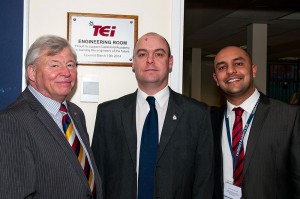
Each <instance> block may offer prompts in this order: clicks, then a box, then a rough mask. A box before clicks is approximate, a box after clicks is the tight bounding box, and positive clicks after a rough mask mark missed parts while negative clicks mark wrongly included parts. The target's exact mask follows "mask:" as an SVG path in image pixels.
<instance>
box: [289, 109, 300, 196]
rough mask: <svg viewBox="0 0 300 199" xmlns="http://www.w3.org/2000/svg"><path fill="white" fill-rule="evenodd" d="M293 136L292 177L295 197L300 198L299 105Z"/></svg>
mask: <svg viewBox="0 0 300 199" xmlns="http://www.w3.org/2000/svg"><path fill="white" fill-rule="evenodd" d="M291 121H293V122H291V125H293V128H292V129H293V136H292V139H291V159H290V160H291V162H290V165H291V179H292V183H293V190H294V191H293V192H294V198H300V108H299V107H298V109H297V112H296V117H295V120H292V118H291Z"/></svg>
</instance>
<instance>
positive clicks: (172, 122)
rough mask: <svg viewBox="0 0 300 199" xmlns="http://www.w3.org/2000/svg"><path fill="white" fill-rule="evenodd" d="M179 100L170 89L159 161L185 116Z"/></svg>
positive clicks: (159, 148)
mask: <svg viewBox="0 0 300 199" xmlns="http://www.w3.org/2000/svg"><path fill="white" fill-rule="evenodd" d="M177 100H178V98H176V95H175V93H174V91H172V90H171V89H170V97H169V103H168V108H167V112H166V117H165V121H164V124H163V128H162V132H161V137H160V142H159V147H158V156H157V160H158V161H159V159H160V158H161V156H162V154H163V152H164V150H165V148H166V146H167V144H168V142H169V141H170V138H171V137H172V135H173V133H174V130H175V129H176V126H177V124H178V123H179V121H180V119H181V116H182V115H183V110H182V108H180V103H179V102H178V101H177Z"/></svg>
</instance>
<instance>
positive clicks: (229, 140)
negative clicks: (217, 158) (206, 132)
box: [224, 99, 259, 169]
mask: <svg viewBox="0 0 300 199" xmlns="http://www.w3.org/2000/svg"><path fill="white" fill-rule="evenodd" d="M258 102H259V99H258V100H257V102H256V104H255V106H254V108H253V110H252V112H251V114H250V116H249V118H248V120H247V123H246V125H245V127H244V128H243V134H242V136H241V139H240V140H239V144H238V148H237V151H236V155H235V156H233V151H232V144H231V136H230V128H229V120H228V117H226V112H227V108H226V109H225V111H224V117H225V123H226V131H227V138H228V144H229V148H230V151H231V156H232V159H233V169H235V166H236V162H237V159H238V157H239V154H240V152H241V148H242V145H243V141H244V137H245V135H246V132H247V130H248V127H249V125H250V123H251V121H252V119H253V117H254V113H255V111H256V108H257V105H258Z"/></svg>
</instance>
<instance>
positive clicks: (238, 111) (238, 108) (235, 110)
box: [232, 107, 244, 116]
mask: <svg viewBox="0 0 300 199" xmlns="http://www.w3.org/2000/svg"><path fill="white" fill-rule="evenodd" d="M232 110H233V111H234V112H235V115H238V116H241V115H243V112H244V109H242V108H241V107H236V108H233V109H232Z"/></svg>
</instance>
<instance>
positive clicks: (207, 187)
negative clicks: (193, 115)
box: [193, 108, 214, 199]
mask: <svg viewBox="0 0 300 199" xmlns="http://www.w3.org/2000/svg"><path fill="white" fill-rule="evenodd" d="M201 115H202V118H201V119H202V125H201V127H200V136H199V141H198V148H197V153H196V160H195V182H194V187H193V198H195V199H202V198H206V199H210V198H212V195H213V186H214V175H213V173H214V172H213V171H214V155H213V134H212V128H211V122H210V111H209V108H207V109H206V111H205V112H203V113H202V114H201Z"/></svg>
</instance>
